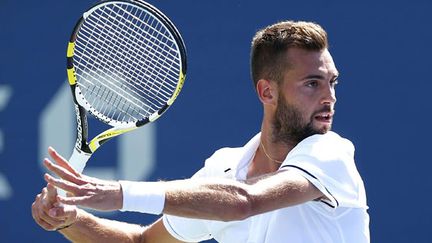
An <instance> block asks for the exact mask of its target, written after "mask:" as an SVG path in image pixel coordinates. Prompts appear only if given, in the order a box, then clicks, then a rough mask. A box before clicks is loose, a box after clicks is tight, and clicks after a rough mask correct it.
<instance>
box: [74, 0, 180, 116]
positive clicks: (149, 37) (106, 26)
mask: <svg viewBox="0 0 432 243" xmlns="http://www.w3.org/2000/svg"><path fill="white" fill-rule="evenodd" d="M76 42H77V43H76V49H75V56H76V58H75V59H74V61H76V63H75V64H77V70H76V71H77V77H78V79H79V81H81V80H83V81H82V82H79V85H80V88H81V89H82V90H83V93H85V97H86V99H87V100H88V101H89V103H91V105H92V106H93V107H94V108H95V109H96V110H97V111H98V112H101V113H103V114H104V115H106V116H107V117H109V118H110V119H115V120H122V121H126V122H127V121H130V120H133V121H136V120H137V119H142V117H148V116H149V115H151V114H152V113H154V112H155V111H157V110H159V109H160V108H161V106H163V105H165V103H166V101H167V100H168V99H170V98H171V96H172V94H173V92H174V90H175V88H176V83H177V82H178V80H179V72H180V69H181V68H180V67H181V61H180V57H179V55H178V54H177V53H178V50H177V46H176V43H175V42H174V41H173V38H172V37H171V36H170V33H169V32H168V31H167V30H166V29H165V27H164V25H163V24H161V23H160V21H159V20H157V19H155V18H154V17H153V16H151V15H150V14H148V13H146V12H145V11H143V10H142V9H138V8H135V7H131V6H128V5H125V6H121V5H115V6H113V7H110V8H108V7H105V8H101V9H100V11H99V10H96V11H94V12H93V13H92V14H91V15H90V16H88V17H87V19H86V21H85V23H84V24H83V26H82V27H81V30H80V34H79V35H78V39H77V41H76ZM109 107H113V108H109Z"/></svg>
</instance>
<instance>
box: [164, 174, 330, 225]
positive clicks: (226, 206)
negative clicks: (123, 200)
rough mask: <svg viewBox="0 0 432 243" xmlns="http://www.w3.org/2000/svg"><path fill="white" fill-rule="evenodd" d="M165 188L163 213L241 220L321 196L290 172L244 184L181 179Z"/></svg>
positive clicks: (225, 180) (221, 180)
mask: <svg viewBox="0 0 432 243" xmlns="http://www.w3.org/2000/svg"><path fill="white" fill-rule="evenodd" d="M287 173H288V174H287ZM165 187H166V188H165V196H166V199H165V206H164V210H163V212H164V213H165V214H172V215H177V216H183V217H190V218H202V219H211V220H221V221H232V220H242V219H245V218H247V217H250V216H253V215H257V214H260V213H264V212H268V211H271V210H275V209H279V208H283V207H289V206H293V205H297V204H300V203H304V202H307V201H310V200H314V199H316V198H318V197H321V196H322V193H321V192H320V191H319V190H318V189H316V188H315V187H314V186H313V185H312V184H311V183H309V181H307V180H306V179H305V178H304V177H302V176H300V175H297V174H293V173H290V172H282V173H275V174H273V175H272V176H267V177H263V178H260V179H252V180H248V181H247V182H246V183H242V182H238V181H234V180H227V179H205V180H196V181H193V180H181V181H174V182H167V184H166V185H165Z"/></svg>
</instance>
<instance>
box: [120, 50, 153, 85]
mask: <svg viewBox="0 0 432 243" xmlns="http://www.w3.org/2000/svg"><path fill="white" fill-rule="evenodd" d="M125 48H128V47H125ZM132 61H133V60H132ZM114 64H116V63H114ZM125 67H126V69H127V66H125ZM153 92H154V91H153Z"/></svg>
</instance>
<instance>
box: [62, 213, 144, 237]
mask: <svg viewBox="0 0 432 243" xmlns="http://www.w3.org/2000/svg"><path fill="white" fill-rule="evenodd" d="M143 231H144V228H143V227H141V226H139V225H135V224H128V223H124V222H118V221H114V220H108V219H102V218H98V217H96V216H93V215H91V214H89V213H87V212H85V211H83V210H79V212H78V219H77V221H76V222H75V223H74V224H73V225H72V226H70V227H68V228H66V229H63V230H60V233H61V234H63V235H64V236H65V237H66V238H67V239H69V240H70V241H72V242H104V243H110V242H113V243H117V242H141V236H142V233H143Z"/></svg>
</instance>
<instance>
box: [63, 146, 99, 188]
mask: <svg viewBox="0 0 432 243" xmlns="http://www.w3.org/2000/svg"><path fill="white" fill-rule="evenodd" d="M90 156H91V154H88V153H85V152H82V151H81V150H78V149H77V148H75V149H74V150H73V152H72V155H71V157H70V158H69V161H68V162H69V165H70V166H72V168H74V169H75V170H76V171H77V172H79V173H81V172H83V170H84V168H85V166H86V164H87V161H88V160H89V159H90ZM57 194H59V195H61V196H66V192H65V191H63V190H62V189H60V188H57Z"/></svg>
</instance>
